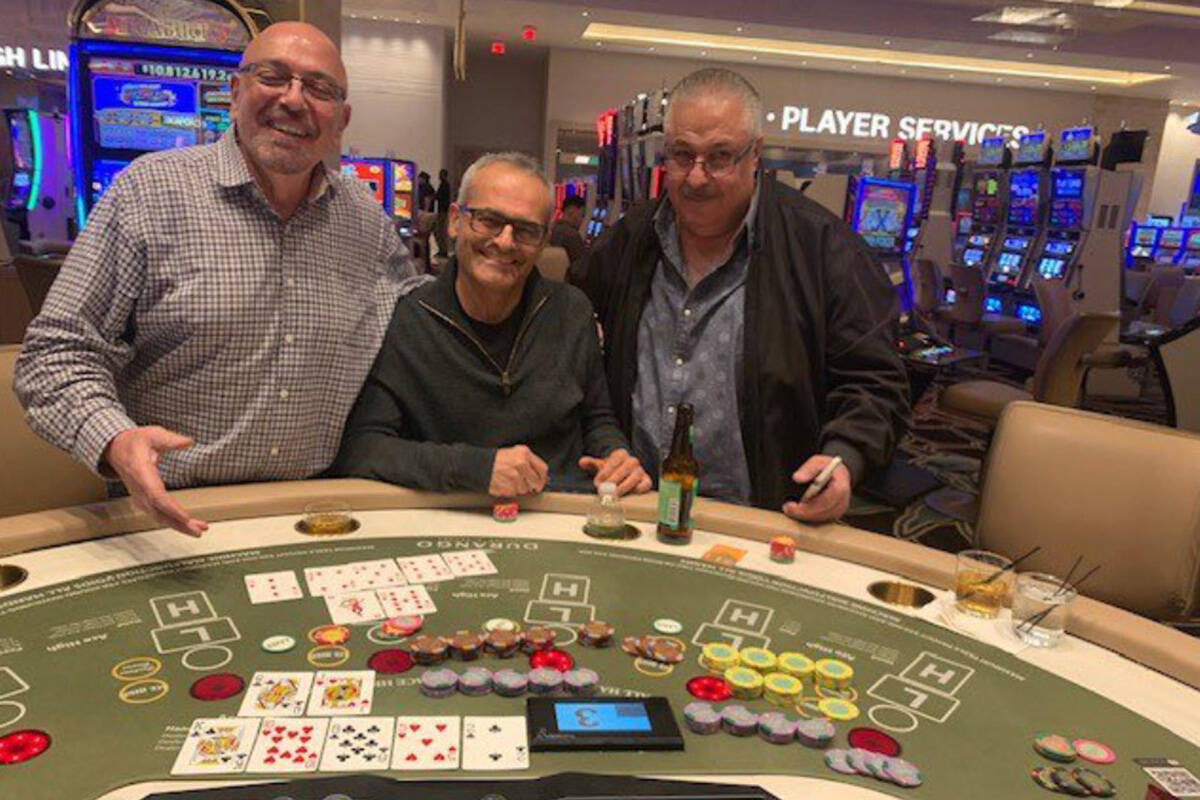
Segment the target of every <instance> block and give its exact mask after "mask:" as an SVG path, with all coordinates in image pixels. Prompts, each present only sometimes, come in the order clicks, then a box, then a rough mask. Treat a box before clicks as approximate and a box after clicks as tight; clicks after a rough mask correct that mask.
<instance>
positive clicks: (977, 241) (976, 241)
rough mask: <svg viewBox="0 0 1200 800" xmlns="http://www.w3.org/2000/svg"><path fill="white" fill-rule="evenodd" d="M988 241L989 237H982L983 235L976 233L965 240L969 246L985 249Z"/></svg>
mask: <svg viewBox="0 0 1200 800" xmlns="http://www.w3.org/2000/svg"><path fill="white" fill-rule="evenodd" d="M990 241H991V237H990V236H984V235H983V234H980V233H977V234H975V235H974V236H972V237H971V238H969V239H967V244H971V245H974V246H976V247H987V246H988V243H989V242H990Z"/></svg>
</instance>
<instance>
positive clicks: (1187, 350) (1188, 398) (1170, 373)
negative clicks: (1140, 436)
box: [1154, 318, 1200, 472]
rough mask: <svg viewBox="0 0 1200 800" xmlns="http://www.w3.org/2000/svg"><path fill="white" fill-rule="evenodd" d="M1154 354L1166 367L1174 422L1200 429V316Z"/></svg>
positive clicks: (1170, 335)
mask: <svg viewBox="0 0 1200 800" xmlns="http://www.w3.org/2000/svg"><path fill="white" fill-rule="evenodd" d="M1154 354H1155V358H1156V359H1157V360H1158V362H1159V365H1160V367H1161V369H1162V378H1163V390H1164V393H1165V394H1166V397H1167V408H1168V409H1169V411H1170V415H1171V423H1172V424H1173V425H1174V426H1175V427H1177V428H1181V429H1183V430H1185V431H1195V432H1196V433H1200V318H1196V319H1193V320H1192V321H1191V322H1188V323H1187V324H1185V325H1183V326H1182V327H1179V328H1174V329H1172V330H1171V332H1170V333H1168V334H1167V335H1166V336H1164V337H1163V338H1162V339H1161V340H1160V341H1159V343H1158V347H1157V348H1155V353H1154ZM1192 471H1193V472H1195V471H1196V470H1195V469H1193V470H1192Z"/></svg>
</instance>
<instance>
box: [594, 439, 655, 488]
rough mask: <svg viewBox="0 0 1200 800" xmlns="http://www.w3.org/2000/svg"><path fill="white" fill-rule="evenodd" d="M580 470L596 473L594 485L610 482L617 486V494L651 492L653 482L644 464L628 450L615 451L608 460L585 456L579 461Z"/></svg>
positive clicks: (609, 455)
mask: <svg viewBox="0 0 1200 800" xmlns="http://www.w3.org/2000/svg"><path fill="white" fill-rule="evenodd" d="M579 468H580V469H582V470H585V471H586V472H594V473H596V477H595V479H594V480H593V483H595V484H596V486H599V485H600V484H602V483H605V482H609V483H615V484H616V485H617V494H618V495H623V494H630V493H633V494H641V493H642V492H648V491H650V487H651V486H652V485H653V481H651V480H650V476H649V475H648V474H646V470H644V469H642V463H641V462H640V461H638V460H637V459H636V458H634V457H633V456H631V455H629V452H628V451H627V450H613V451H612V452H611V453H609V454H608V457H607V458H594V457H593V456H584V457H583V458H581V459H579Z"/></svg>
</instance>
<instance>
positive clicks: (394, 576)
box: [346, 558, 408, 589]
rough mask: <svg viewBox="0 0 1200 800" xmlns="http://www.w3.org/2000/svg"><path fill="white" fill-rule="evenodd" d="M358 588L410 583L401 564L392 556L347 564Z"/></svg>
mask: <svg viewBox="0 0 1200 800" xmlns="http://www.w3.org/2000/svg"><path fill="white" fill-rule="evenodd" d="M346 566H347V567H348V568H349V569H350V574H351V576H352V577H353V578H354V583H355V585H356V587H357V588H358V589H382V588H384V587H385V586H403V585H404V584H406V583H408V581H407V580H406V579H405V577H404V573H402V572H401V571H400V567H399V565H397V564H396V562H395V561H393V560H392V559H390V558H380V559H377V560H375V561H355V562H354V563H352V564H347V565H346Z"/></svg>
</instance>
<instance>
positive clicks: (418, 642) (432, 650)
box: [408, 636, 450, 667]
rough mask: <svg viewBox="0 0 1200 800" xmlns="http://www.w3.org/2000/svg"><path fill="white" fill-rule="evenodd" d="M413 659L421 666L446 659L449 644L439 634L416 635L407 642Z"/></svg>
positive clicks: (438, 662)
mask: <svg viewBox="0 0 1200 800" xmlns="http://www.w3.org/2000/svg"><path fill="white" fill-rule="evenodd" d="M408 649H409V651H410V652H411V653H412V657H413V661H415V662H417V663H418V664H420V665H421V666H425V667H428V666H432V665H434V664H440V663H441V662H442V661H445V660H446V656H447V654H448V653H449V650H450V648H449V646H448V645H447V644H446V642H445V641H444V640H443V639H442V638H441V637H439V636H418V637H417V638H416V639H413V640H412V641H411V642H409V643H408Z"/></svg>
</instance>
